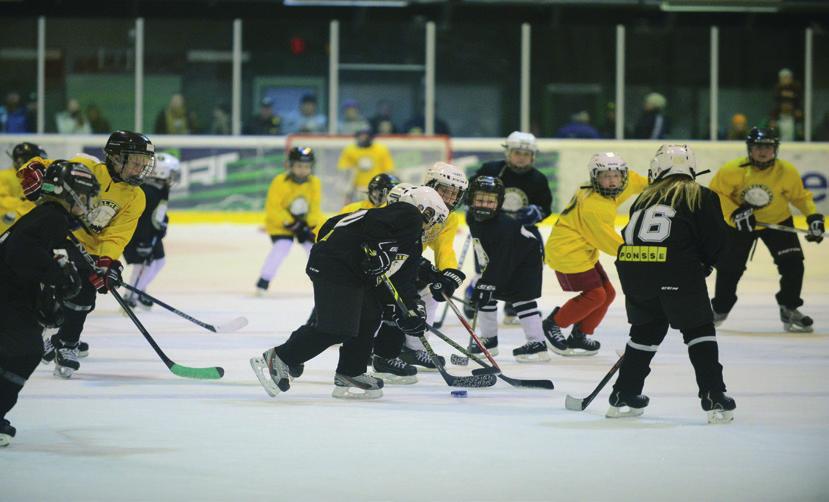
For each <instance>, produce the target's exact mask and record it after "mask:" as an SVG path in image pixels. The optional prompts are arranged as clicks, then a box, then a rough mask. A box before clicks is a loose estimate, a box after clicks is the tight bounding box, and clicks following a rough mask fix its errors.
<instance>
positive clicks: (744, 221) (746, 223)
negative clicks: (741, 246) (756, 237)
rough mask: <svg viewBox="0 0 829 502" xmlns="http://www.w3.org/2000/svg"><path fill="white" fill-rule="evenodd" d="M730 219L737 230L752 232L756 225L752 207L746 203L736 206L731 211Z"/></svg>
mask: <svg viewBox="0 0 829 502" xmlns="http://www.w3.org/2000/svg"><path fill="white" fill-rule="evenodd" d="M731 221H733V222H734V228H736V229H737V231H738V232H753V231H754V227H755V226H756V225H757V218H756V217H755V216H754V208H753V207H751V206H748V205H744V206H740V207H738V208H737V209H735V210H734V212H733V213H731Z"/></svg>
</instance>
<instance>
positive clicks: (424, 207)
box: [395, 185, 449, 229]
mask: <svg viewBox="0 0 829 502" xmlns="http://www.w3.org/2000/svg"><path fill="white" fill-rule="evenodd" d="M398 186H400V185H398ZM395 188H397V187H395ZM397 202H401V203H406V204H411V205H413V206H414V207H416V208H417V209H418V211H420V214H422V215H423V228H424V229H426V228H429V227H431V226H433V225H439V224H442V223H444V222H445V221H446V218H448V217H449V208H447V207H446V204H444V202H443V198H441V196H440V195H438V193H437V192H436V191H435V189H434V188H432V187H426V186H420V187H413V188H410V189H409V190H407V191H405V192H404V193H403V194H402V195H401V196H400V198H399V199H398V200H397Z"/></svg>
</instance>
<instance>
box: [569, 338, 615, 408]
mask: <svg viewBox="0 0 829 502" xmlns="http://www.w3.org/2000/svg"><path fill="white" fill-rule="evenodd" d="M624 359H625V353H624V352H622V355H621V356H619V360H618V361H616V364H614V365H613V367H612V368H610V371H608V372H607V375H605V376H604V378H602V381H601V382H599V385H598V386H596V388H595V389H594V390H593V392H591V393H590V395H588V396H587V397H585V398H584V399H577V398H575V397H573V396H571V395H570V394H567V397H566V398H565V399H564V407H565V408H567V409H568V410H572V411H584V410H585V409H586V408H587V407H588V406H590V403H591V402H593V400H594V399H596V396H598V395H599V392H601V391H602V389H603V388H604V386H605V385H607V382H609V381H610V379H611V378H613V375H615V374H616V372H617V371H619V368H620V367H621V366H622V361H623V360H624Z"/></svg>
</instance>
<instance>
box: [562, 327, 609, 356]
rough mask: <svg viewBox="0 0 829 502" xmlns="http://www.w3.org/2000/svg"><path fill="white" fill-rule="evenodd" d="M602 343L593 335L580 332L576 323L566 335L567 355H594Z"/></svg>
mask: <svg viewBox="0 0 829 502" xmlns="http://www.w3.org/2000/svg"><path fill="white" fill-rule="evenodd" d="M601 346H602V344H600V343H599V342H598V341H597V340H594V339H593V337H588V336H587V335H585V334H584V333H582V331H581V328H579V326H578V324H577V325H575V326H573V331H571V332H570V336H568V337H567V354H566V355H568V356H595V355H596V354H598V353H599V349H600V348H601Z"/></svg>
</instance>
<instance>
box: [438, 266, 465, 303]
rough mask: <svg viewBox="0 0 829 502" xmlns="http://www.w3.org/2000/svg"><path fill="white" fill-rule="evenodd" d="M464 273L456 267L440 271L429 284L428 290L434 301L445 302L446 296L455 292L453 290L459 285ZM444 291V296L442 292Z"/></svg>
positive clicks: (463, 278) (461, 282)
mask: <svg viewBox="0 0 829 502" xmlns="http://www.w3.org/2000/svg"><path fill="white" fill-rule="evenodd" d="M465 279H466V275H464V273H463V272H461V271H460V270H458V269H456V268H445V269H443V270H441V271H440V275H439V276H438V277H436V280H435V282H433V283H432V284H430V285H429V291H430V292H431V293H432V298H434V299H435V301H436V302H445V301H446V297H447V296H449V297H451V296H452V295H454V294H455V290H456V289H458V288H459V287H461V284H463V281H464V280H465ZM444 293H446V296H443V294H444Z"/></svg>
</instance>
